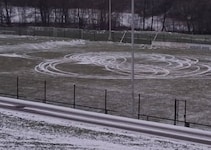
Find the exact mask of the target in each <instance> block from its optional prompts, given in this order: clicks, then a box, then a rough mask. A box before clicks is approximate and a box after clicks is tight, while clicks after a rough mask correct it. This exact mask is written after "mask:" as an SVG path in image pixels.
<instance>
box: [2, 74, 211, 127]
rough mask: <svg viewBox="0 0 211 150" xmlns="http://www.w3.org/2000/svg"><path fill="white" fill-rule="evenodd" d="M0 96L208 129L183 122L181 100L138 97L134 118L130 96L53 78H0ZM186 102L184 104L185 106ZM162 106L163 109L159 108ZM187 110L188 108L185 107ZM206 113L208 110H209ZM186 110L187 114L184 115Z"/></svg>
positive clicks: (182, 102) (190, 121) (196, 122)
mask: <svg viewBox="0 0 211 150" xmlns="http://www.w3.org/2000/svg"><path fill="white" fill-rule="evenodd" d="M0 82H1V84H0V95H2V96H7V97H13V98H17V99H25V100H30V101H36V102H42V103H48V104H54V105H60V106H65V107H70V108H76V109H81V110H87V111H94V112H98V113H105V114H110V115H116V116H123V117H133V118H134V117H135V118H137V119H142V120H148V121H154V122H162V123H167V124H174V125H180V126H186V127H195V128H201V129H211V125H210V124H206V123H207V122H206V121H205V122H204V121H199V120H200V116H199V118H198V119H186V116H188V115H191V114H190V113H191V112H189V111H187V110H191V109H196V108H198V107H197V106H199V105H200V102H195V103H194V102H193V103H192V104H191V107H190V105H188V104H187V106H186V102H185V101H183V100H175V102H177V105H176V103H175V102H174V101H170V100H167V99H159V100H157V99H155V97H145V96H142V95H141V94H137V93H136V95H135V112H136V114H135V116H134V114H132V111H131V109H132V101H131V93H130V92H127V91H112V90H107V89H105V90H103V89H97V88H94V87H87V86H82V85H75V84H71V83H65V82H61V81H58V80H56V79H48V80H43V79H31V78H26V77H11V76H10V77H9V76H3V75H1V76H0ZM184 102H185V103H184ZM161 106H162V107H161ZM186 107H187V108H186ZM208 110H209V108H208ZM186 111H187V114H186ZM199 122H200V123H199Z"/></svg>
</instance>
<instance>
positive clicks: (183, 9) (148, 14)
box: [0, 0, 211, 34]
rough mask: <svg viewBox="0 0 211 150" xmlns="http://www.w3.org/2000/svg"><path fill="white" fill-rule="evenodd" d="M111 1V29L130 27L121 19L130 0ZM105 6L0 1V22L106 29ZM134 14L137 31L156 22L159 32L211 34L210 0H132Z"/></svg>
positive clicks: (64, 0)
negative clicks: (17, 14) (17, 16)
mask: <svg viewBox="0 0 211 150" xmlns="http://www.w3.org/2000/svg"><path fill="white" fill-rule="evenodd" d="M111 2H112V29H113V30H122V29H127V28H129V27H128V26H125V25H124V24H123V23H122V22H123V17H124V15H123V13H130V10H131V0H111ZM108 6H109V0H33V1H32V0H0V24H1V25H4V26H5V25H7V26H10V25H14V23H16V24H17V23H18V24H19V25H28V24H30V25H42V26H62V27H77V28H88V29H100V30H108V21H109V19H108V16H109V15H108ZM15 12H16V13H17V12H19V16H21V17H19V18H21V19H19V20H18V22H13V21H12V18H13V17H14V15H15ZM135 13H136V16H137V17H138V18H139V19H138V20H136V24H137V25H136V29H137V30H156V28H155V26H156V25H155V24H157V26H158V23H159V30H161V31H180V32H188V33H199V34H210V33H211V26H210V24H211V1H210V0H185V1H184V0H135ZM29 17H30V19H29ZM178 23H179V24H178ZM178 26H180V27H181V26H182V27H183V29H181V28H179V29H178Z"/></svg>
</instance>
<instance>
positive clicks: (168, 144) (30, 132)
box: [0, 109, 211, 150]
mask: <svg viewBox="0 0 211 150" xmlns="http://www.w3.org/2000/svg"><path fill="white" fill-rule="evenodd" d="M0 119H1V122H0V149H1V150H8V149H18V150H22V149H23V150H24V149H25V150H29V149H30V150H31V149H36V150H39V149H50V150H58V149H62V150H66V149H67V150H68V149H79V150H81V149H90V150H91V149H100V150H209V149H211V147H209V146H207V145H199V144H195V143H189V142H184V141H176V140H172V139H166V138H163V137H154V136H152V135H146V134H142V133H136V132H128V131H124V130H119V129H114V128H108V127H103V126H95V125H91V124H85V123H80V122H73V121H70V120H63V119H56V118H51V117H45V116H40V115H35V114H29V113H23V112H17V111H11V110H6V109H1V110H0Z"/></svg>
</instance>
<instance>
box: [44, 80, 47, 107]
mask: <svg viewBox="0 0 211 150" xmlns="http://www.w3.org/2000/svg"><path fill="white" fill-rule="evenodd" d="M46 102H47V82H46V80H45V81H44V100H43V103H46Z"/></svg>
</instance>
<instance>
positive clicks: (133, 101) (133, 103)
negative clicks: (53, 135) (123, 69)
mask: <svg viewBox="0 0 211 150" xmlns="http://www.w3.org/2000/svg"><path fill="white" fill-rule="evenodd" d="M131 13H132V22H131V46H132V52H131V57H132V61H131V63H132V66H131V82H132V114H133V115H134V114H135V96H134V78H135V77H134V0H131Z"/></svg>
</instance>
